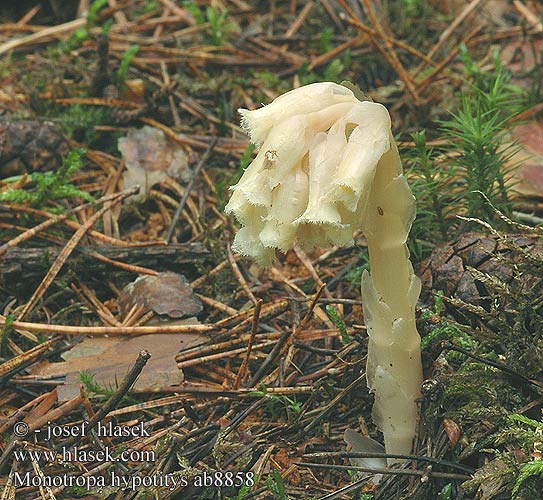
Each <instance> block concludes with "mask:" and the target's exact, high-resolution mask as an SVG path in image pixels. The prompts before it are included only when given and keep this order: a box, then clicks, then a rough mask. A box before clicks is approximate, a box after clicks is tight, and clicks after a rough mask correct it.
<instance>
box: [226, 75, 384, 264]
mask: <svg viewBox="0 0 543 500" xmlns="http://www.w3.org/2000/svg"><path fill="white" fill-rule="evenodd" d="M239 112H240V114H241V116H242V126H243V127H244V129H245V130H246V131H247V132H248V133H249V135H250V137H251V141H252V142H253V143H255V144H256V145H257V146H259V147H260V149H259V152H258V155H257V156H256V158H255V159H254V161H253V162H252V163H251V164H250V165H249V167H247V169H246V171H245V172H244V174H243V176H242V178H241V180H240V181H239V182H238V183H237V184H236V185H235V186H233V187H232V188H231V189H232V191H233V193H232V197H231V199H230V201H229V203H228V204H227V206H226V212H227V213H233V214H234V215H235V216H236V218H237V219H238V220H239V222H240V223H241V225H242V228H241V229H240V231H239V232H238V233H237V235H236V238H235V240H234V244H233V248H234V250H235V251H237V252H239V253H241V254H244V255H247V256H250V257H252V258H254V259H255V260H257V261H258V262H260V263H262V264H264V265H269V264H270V263H271V261H272V259H273V256H274V254H275V249H276V248H277V249H280V250H282V251H287V250H288V249H289V248H290V247H291V246H292V244H293V243H294V242H295V241H298V242H300V243H301V244H302V246H304V247H313V246H315V245H323V246H324V245H329V244H334V245H346V244H348V243H350V242H351V241H352V235H353V232H354V231H355V230H357V229H358V228H360V227H361V225H362V224H363V219H364V210H365V207H366V205H367V201H368V196H369V191H370V189H371V185H372V182H373V178H374V175H375V170H376V168H377V165H378V163H379V161H380V160H381V158H382V156H383V154H384V153H385V152H387V151H388V150H389V149H390V147H391V142H392V141H393V139H392V137H391V135H390V117H389V114H388V111H387V110H386V108H385V107H384V106H382V105H381V104H376V103H373V102H371V101H362V102H361V101H359V100H358V99H357V98H356V97H355V95H354V94H353V92H352V91H351V90H350V89H348V88H346V87H344V86H342V85H338V84H335V83H329V82H326V83H314V84H311V85H307V86H305V87H300V88H298V89H295V90H292V91H290V92H287V93H286V94H283V95H282V96H280V97H278V98H277V99H275V100H274V101H273V102H272V103H270V104H268V105H267V106H264V107H263V108H260V109H257V110H254V111H249V110H246V109H240V110H239Z"/></svg>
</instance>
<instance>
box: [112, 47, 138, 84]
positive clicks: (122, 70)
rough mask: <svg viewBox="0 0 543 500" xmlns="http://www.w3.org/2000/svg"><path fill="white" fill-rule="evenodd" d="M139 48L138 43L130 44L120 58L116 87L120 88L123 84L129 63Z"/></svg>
mask: <svg viewBox="0 0 543 500" xmlns="http://www.w3.org/2000/svg"><path fill="white" fill-rule="evenodd" d="M139 49H140V47H139V45H130V47H128V49H126V52H125V53H124V54H123V57H122V59H121V64H120V65H119V70H118V71H117V88H118V89H121V88H122V87H123V86H124V82H125V81H126V78H127V76H128V69H129V68H130V63H131V62H132V59H134V57H135V56H136V54H137V53H138V50H139Z"/></svg>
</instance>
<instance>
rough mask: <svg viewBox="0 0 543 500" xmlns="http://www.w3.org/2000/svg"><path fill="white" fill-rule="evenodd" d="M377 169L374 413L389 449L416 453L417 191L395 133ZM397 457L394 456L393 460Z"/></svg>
mask: <svg viewBox="0 0 543 500" xmlns="http://www.w3.org/2000/svg"><path fill="white" fill-rule="evenodd" d="M390 142H391V148H390V149H389V151H387V152H386V153H385V154H384V155H383V157H382V158H381V160H380V161H379V164H378V165H377V168H376V171H375V178H374V182H373V185H372V188H371V192H370V197H369V201H368V206H367V209H366V211H365V217H364V223H363V230H364V233H365V235H366V239H367V243H368V250H369V256H370V269H371V275H370V274H368V273H365V274H364V276H363V277H362V298H363V301H364V315H365V322H366V325H367V327H368V334H369V337H370V341H369V346H368V363H367V379H368V386H369V388H370V390H371V391H372V392H374V393H375V404H374V407H373V418H374V421H375V423H376V424H377V426H378V427H379V428H380V429H381V431H382V432H383V435H384V440H385V448H386V451H387V452H388V453H394V454H408V453H410V452H411V448H412V444H413V438H414V436H415V429H416V423H417V415H418V408H417V403H416V399H417V398H419V397H420V385H421V382H422V366H421V358H420V336H419V334H418V332H417V329H416V324H415V305H416V302H417V299H418V296H419V294H420V280H419V279H418V278H417V277H416V276H415V275H414V273H413V267H412V266H411V262H410V261H409V251H408V249H407V245H406V240H407V236H408V234H409V229H410V227H411V223H412V221H413V218H414V214H415V204H414V199H413V195H412V193H411V190H410V189H409V186H408V184H407V181H406V179H405V178H404V176H403V174H402V168H401V163H400V158H399V155H398V151H397V148H396V145H395V143H394V140H393V138H392V136H391V137H390ZM394 461H396V460H389V463H391V462H394Z"/></svg>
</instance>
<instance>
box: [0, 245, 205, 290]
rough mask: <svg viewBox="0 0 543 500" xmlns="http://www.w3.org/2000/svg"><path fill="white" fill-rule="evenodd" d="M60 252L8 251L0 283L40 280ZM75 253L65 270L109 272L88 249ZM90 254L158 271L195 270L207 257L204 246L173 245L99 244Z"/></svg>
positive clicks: (54, 249) (0, 265)
mask: <svg viewBox="0 0 543 500" xmlns="http://www.w3.org/2000/svg"><path fill="white" fill-rule="evenodd" d="M60 251H61V248H59V247H44V248H10V249H9V250H8V251H7V252H6V254H5V255H4V256H3V258H1V259H0V282H2V283H4V285H8V284H9V285H15V284H18V283H19V284H20V283H24V282H28V281H35V280H37V279H41V278H42V277H43V273H44V272H45V271H47V269H48V268H49V266H50V265H51V263H52V262H53V261H54V260H55V259H56V257H57V256H58V254H59V253H60ZM76 251H77V254H78V255H74V256H72V258H71V259H70V261H69V262H68V263H67V267H68V268H71V269H76V270H77V273H78V274H80V275H82V276H84V275H96V274H97V273H104V272H106V271H107V272H110V271H111V267H110V266H107V265H106V264H105V263H103V262H101V261H98V260H96V259H94V258H92V257H90V256H89V255H88V253H89V251H90V248H85V247H78V248H76ZM92 251H94V252H98V253H100V254H101V255H103V256H104V257H107V258H109V259H113V260H117V261H122V262H126V263H129V264H132V265H138V266H143V267H148V268H151V269H154V270H157V271H161V270H164V271H165V270H172V271H175V270H178V269H181V268H182V269H183V270H185V271H187V270H188V271H190V270H191V269H194V265H195V263H196V262H202V259H203V258H205V257H206V255H207V254H208V252H207V250H206V249H205V248H204V246H203V245H201V244H199V243H176V244H171V245H155V246H147V247H118V246H113V245H101V246H100V247H92Z"/></svg>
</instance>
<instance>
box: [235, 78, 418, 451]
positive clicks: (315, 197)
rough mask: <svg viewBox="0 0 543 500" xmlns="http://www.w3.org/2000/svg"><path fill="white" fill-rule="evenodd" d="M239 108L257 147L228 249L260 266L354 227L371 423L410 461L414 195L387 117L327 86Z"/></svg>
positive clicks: (342, 236) (339, 237)
mask: <svg viewBox="0 0 543 500" xmlns="http://www.w3.org/2000/svg"><path fill="white" fill-rule="evenodd" d="M239 111H240V114H241V116H242V126H243V127H244V128H245V129H246V130H247V132H248V133H249V135H250V137H251V141H252V142H254V143H255V144H256V145H257V146H259V148H260V149H259V152H258V154H257V156H256V158H255V159H254V161H253V162H252V163H251V164H250V165H249V167H248V168H247V170H246V171H245V172H244V174H243V176H242V178H241V180H240V181H239V182H238V184H236V185H235V186H233V187H232V188H231V189H232V197H231V199H230V201H229V203H228V204H227V206H226V212H228V213H233V214H234V215H235V216H236V218H237V219H238V220H239V222H240V223H241V225H242V228H241V229H240V231H239V232H238V233H237V235H236V237H235V240H234V244H233V248H234V250H236V251H237V252H239V253H241V254H244V255H248V256H250V257H252V258H254V259H255V260H257V261H258V262H260V263H261V264H264V265H270V264H271V262H272V259H273V257H274V254H275V250H276V249H279V250H282V251H286V250H288V249H289V248H291V246H292V245H293V243H294V242H297V243H299V244H300V245H301V246H303V247H308V248H311V247H313V246H316V245H319V246H323V245H328V244H333V245H347V244H350V243H351V242H352V235H353V232H354V231H356V230H358V229H362V230H363V231H364V235H365V237H366V240H367V244H368V249H369V255H370V268H371V276H370V274H368V273H367V272H365V273H364V275H363V277H362V298H363V301H364V317H365V322H366V325H367V327H368V334H369V337H370V342H369V348H368V364H367V380H368V387H369V388H370V390H371V391H372V392H374V393H375V405H374V409H373V416H374V419H375V421H376V423H377V425H378V426H379V428H380V429H381V430H382V431H383V434H384V439H385V447H386V450H387V452H389V453H398V454H405V453H409V452H410V451H411V446H412V441H413V437H414V435H415V426H416V421H417V414H418V411H417V410H418V409H417V404H416V399H417V398H418V397H419V396H420V391H419V389H420V384H421V381H422V369H421V362H420V337H419V335H418V333H417V330H416V326H415V304H416V302H417V299H418V296H419V293H420V281H419V279H418V278H417V277H416V276H415V275H414V273H413V268H412V266H411V263H410V261H409V252H408V250H407V246H406V241H407V236H408V233H409V230H410V228H411V224H412V222H413V219H414V217H415V204H414V198H413V195H412V194H411V190H410V189H409V186H408V184H407V181H406V179H405V177H404V176H403V174H402V167H401V162H400V157H399V155H398V150H397V147H396V144H395V142H394V138H393V136H392V133H391V123H390V116H389V114H388V111H387V109H386V108H385V107H384V106H382V105H381V104H377V103H374V102H371V101H359V100H358V99H357V98H356V96H355V95H354V93H353V92H352V91H351V90H350V89H349V88H347V87H345V86H342V85H337V84H335V83H328V82H325V83H314V84H311V85H307V86H304V87H300V88H298V89H295V90H292V91H290V92H287V93H286V94H284V95H282V96H280V97H278V98H277V99H275V100H274V101H273V102H272V103H271V104H269V105H267V106H264V107H263V108H260V109H257V110H254V111H249V110H246V109H240V110H239Z"/></svg>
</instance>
